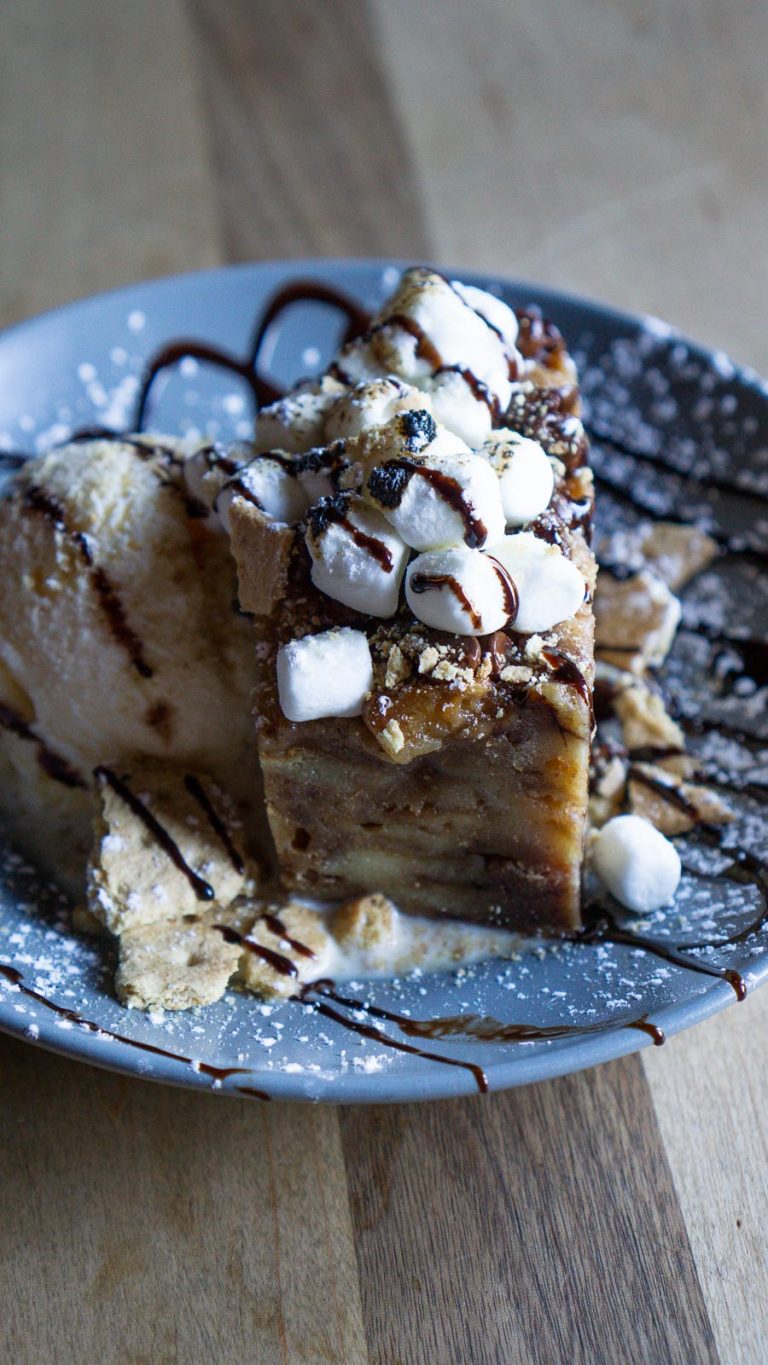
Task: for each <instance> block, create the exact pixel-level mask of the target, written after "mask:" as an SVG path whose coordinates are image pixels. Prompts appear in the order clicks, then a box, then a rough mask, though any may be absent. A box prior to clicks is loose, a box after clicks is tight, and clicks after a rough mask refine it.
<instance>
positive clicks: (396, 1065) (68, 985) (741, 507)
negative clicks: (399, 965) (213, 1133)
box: [0, 261, 768, 1103]
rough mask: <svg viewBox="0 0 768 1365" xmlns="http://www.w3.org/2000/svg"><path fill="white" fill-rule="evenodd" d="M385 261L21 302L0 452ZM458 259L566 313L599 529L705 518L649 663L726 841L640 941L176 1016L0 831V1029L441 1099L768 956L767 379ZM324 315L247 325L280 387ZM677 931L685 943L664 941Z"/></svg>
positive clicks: (736, 976)
mask: <svg viewBox="0 0 768 1365" xmlns="http://www.w3.org/2000/svg"><path fill="white" fill-rule="evenodd" d="M399 269H400V266H399V265H398V264H397V263H391V262H382V261H353V262H343V261H333V262H328V261H292V262H283V263H268V264H258V265H243V266H235V267H230V268H227V269H222V270H215V271H208V272H205V273H202V274H195V275H189V276H181V277H177V278H172V279H166V280H160V281H156V282H154V283H149V284H141V285H136V286H132V287H130V288H127V289H122V290H119V291H117V292H114V293H110V294H105V295H101V296H99V297H96V298H92V299H88V300H84V301H82V302H79V303H75V304H72V305H70V306H68V307H66V308H62V309H59V310H58V311H56V312H54V313H50V314H48V315H46V316H44V317H41V318H37V319H33V320H32V321H30V322H26V323H22V324H21V325H20V326H17V327H15V328H12V329H11V330H10V331H8V332H6V333H5V334H4V335H3V336H2V337H0V448H4V449H6V450H23V451H38V450H43V449H46V448H48V447H49V446H51V445H53V444H56V443H57V442H61V441H64V440H66V438H67V437H68V435H69V434H70V433H71V431H72V430H74V429H77V428H81V427H84V426H92V425H101V426H106V427H111V428H116V429H120V428H123V427H125V426H126V425H128V424H129V423H130V421H131V414H132V412H133V410H134V405H135V402H136V396H137V392H138V389H139V385H140V375H141V373H142V371H143V368H144V365H145V363H146V361H147V358H148V357H149V356H150V355H151V354H153V353H154V352H155V351H156V350H157V349H158V348H160V347H161V346H163V345H164V344H165V343H166V342H168V340H169V339H171V338H177V337H179V336H184V337H195V338H197V339H199V340H202V341H205V342H207V343H211V344H213V345H214V346H218V347H222V348H224V349H226V350H227V351H228V352H230V353H235V354H243V353H245V351H246V349H247V344H248V339H249V337H250V335H251V333H252V330H253V324H254V318H255V317H256V316H257V314H259V313H260V311H261V309H262V307H263V305H264V304H265V302H266V300H267V299H268V298H269V297H270V296H271V295H272V293H273V292H274V291H275V290H277V289H278V288H280V287H282V286H283V285H285V284H286V282H288V281H290V280H294V279H297V278H304V279H313V280H320V281H323V282H325V283H327V284H330V285H332V286H337V287H340V288H341V289H343V290H344V291H346V292H347V293H348V294H350V295H352V296H353V297H354V298H355V299H357V300H359V301H360V302H361V303H362V304H363V305H364V306H366V307H373V306H375V305H376V303H377V302H378V301H379V300H380V299H381V298H382V297H383V296H384V295H385V294H386V293H387V291H388V290H389V289H391V287H392V285H393V283H394V282H395V280H396V278H397V275H398V273H399ZM461 274H462V279H466V280H467V281H468V282H471V283H475V284H478V285H480V286H482V287H483V288H490V289H492V290H495V291H497V292H498V293H499V294H500V295H501V296H502V297H503V298H505V299H506V300H507V301H508V302H510V303H511V304H513V305H515V306H521V305H528V304H530V303H531V302H534V303H537V304H539V305H540V306H541V308H542V310H543V311H544V313H545V314H546V315H547V316H549V317H551V318H552V319H553V320H554V321H555V322H556V323H557V324H558V325H559V326H560V327H561V329H562V330H563V332H564V333H565V336H566V338H567V339H568V342H569V346H570V349H571V351H572V353H573V354H574V355H575V358H576V360H577V362H578V364H579V367H580V370H581V375H582V387H583V393H584V398H585V403H586V416H587V420H588V423H589V426H590V430H591V435H592V440H593V461H594V467H595V470H596V474H597V476H598V483H599V490H598V491H599V495H600V511H599V518H598V525H599V527H602V530H603V531H605V530H606V529H609V530H611V531H612V530H614V529H616V528H617V527H619V526H623V525H631V524H632V523H633V522H635V521H637V520H638V518H641V517H643V516H645V517H648V516H650V517H651V518H655V517H656V518H657V517H665V518H668V519H669V518H671V519H677V520H692V519H693V520H696V521H697V522H699V523H700V524H703V525H705V526H706V527H707V528H708V529H709V530H710V531H711V532H714V533H716V535H717V537H718V539H719V543H720V545H721V549H722V555H721V557H720V559H719V560H717V561H716V563H715V564H714V565H713V566H712V567H711V568H710V569H709V570H707V571H706V572H705V573H704V574H701V575H700V576H699V577H698V578H697V579H696V580H694V582H693V583H692V584H691V585H690V586H689V588H688V589H687V591H686V593H685V594H684V622H683V629H682V630H681V631H680V633H679V635H678V639H677V641H676V644H675V646H674V649H673V651H672V654H671V656H670V659H669V660H668V661H667V664H666V665H665V669H664V680H663V681H664V686H665V689H666V691H667V693H668V694H669V695H670V696H671V697H672V699H673V702H674V704H675V706H676V709H677V711H678V712H681V713H682V714H683V716H684V717H687V720H686V726H687V728H688V730H689V732H690V733H691V739H690V743H691V746H692V748H693V749H694V750H695V751H696V752H698V753H700V755H701V757H702V764H703V765H704V767H705V768H706V770H707V773H708V774H709V776H710V779H711V780H713V781H714V782H715V783H716V785H717V788H718V790H721V791H722V792H723V794H727V795H728V797H729V799H730V800H731V801H732V803H733V806H734V810H735V811H736V813H737V819H736V821H735V823H734V824H733V825H730V826H728V827H727V832H726V835H725V841H724V842H725V847H724V848H723V849H719V848H714V847H713V846H712V845H713V842H714V840H713V837H712V831H707V830H706V829H705V830H703V831H701V832H699V833H698V834H696V835H692V836H687V837H686V838H684V839H681V840H680V841H679V844H678V846H679V848H680V851H681V854H682V856H683V861H684V863H685V864H686V866H687V867H688V869H689V871H688V872H687V873H686V875H685V878H684V882H683V886H682V890H681V892H680V894H679V896H678V899H677V901H676V903H675V906H674V907H673V908H672V909H669V910H667V911H663V912H659V913H657V915H655V916H654V917H653V920H652V922H651V923H645V924H644V926H643V933H644V934H645V936H646V939H652V940H653V942H654V944H655V950H654V951H648V950H647V949H646V948H641V947H639V946H638V944H637V942H635V943H634V944H626V943H615V942H609V941H605V940H602V941H599V942H582V943H578V944H562V945H551V946H541V947H538V948H536V949H535V950H533V951H527V952H523V953H521V954H520V955H519V957H517V958H516V959H515V960H494V961H489V962H484V963H482V964H479V965H477V964H476V965H474V966H470V967H464V968H459V969H458V970H455V971H444V972H437V973H432V974H420V973H413V974H411V975H409V976H407V977H404V978H401V979H399V980H396V981H384V980H378V981H368V982H356V983H346V984H344V985H342V986H340V987H339V988H338V993H337V994H336V995H335V996H334V997H333V999H330V998H328V999H326V1000H324V1001H321V1002H320V1004H319V1006H318V1005H317V1002H316V1003H315V1005H312V1004H310V1003H309V1002H300V1001H290V1002H287V1003H285V1004H281V1005H279V1006H273V1005H268V1004H261V1003H259V1001H258V1000H256V999H255V998H254V997H252V996H244V995H240V994H237V993H235V992H234V991H230V992H228V993H227V995H226V996H225V997H224V999H222V1000H221V1001H220V1002H219V1003H218V1004H216V1005H213V1006H210V1007H209V1008H207V1009H205V1010H202V1011H191V1012H189V1013H185V1014H179V1015H170V1014H165V1015H163V1014H150V1015H144V1014H139V1013H135V1012H129V1011H127V1010H125V1009H123V1008H122V1007H121V1006H120V1005H119V1004H118V1003H117V1002H116V1000H115V999H114V996H113V994H112V991H111V985H110V983H111V979H112V974H113V963H112V962H111V961H110V954H109V948H108V947H106V946H105V945H104V943H102V942H101V941H96V940H92V939H87V938H83V937H78V936H77V935H76V934H74V933H73V932H72V931H71V929H70V927H69V918H68V913H69V907H68V904H67V902H66V899H65V897H63V895H62V894H61V893H60V892H58V891H57V890H56V889H55V888H52V887H50V886H46V885H44V884H43V883H42V882H41V880H40V878H39V876H38V875H37V874H36V872H35V870H34V868H32V867H29V866H28V865H27V864H26V863H25V862H24V860H23V859H21V858H20V857H19V856H18V855H17V854H15V853H14V852H13V850H12V849H10V848H5V849H4V851H3V854H2V859H1V860H0V1028H1V1029H3V1030H5V1031H7V1032H8V1033H12V1034H15V1035H17V1036H18V1037H20V1038H24V1039H27V1040H28V1041H30V1042H33V1043H36V1044H38V1045H40V1046H44V1047H47V1048H50V1049H53V1050H54V1051H57V1052H61V1053H62V1054H65V1055H67V1056H70V1057H76V1058H81V1059H82V1060H84V1061H88V1062H91V1063H93V1064H95V1065H99V1066H104V1067H107V1068H110V1069H113V1070H117V1071H123V1072H126V1073H129V1074H134V1075H139V1076H142V1077H145V1078H147V1079H152V1080H157V1081H163V1082H166V1083H170V1084H176V1085H186V1086H193V1087H197V1088H199V1089H204V1090H211V1089H212V1090H214V1091H218V1092H220V1093H222V1094H236V1095H241V1096H247V1097H250V1098H254V1099H257V1100H259V1099H261V1100H264V1099H285V1100H314V1101H319V1100H323V1101H333V1102H345V1103H360V1102H365V1103H369V1102H384V1101H405V1100H416V1099H436V1098H439V1097H445V1096H454V1095H461V1094H471V1093H475V1092H477V1090H478V1089H484V1088H488V1089H490V1090H499V1089H504V1088H506V1087H509V1086H515V1085H523V1084H528V1083H530V1082H532V1081H538V1080H542V1079H545V1078H546V1077H550V1076H557V1075H562V1074H564V1073H567V1072H571V1071H577V1070H580V1069H582V1068H584V1067H588V1066H593V1065H595V1064H596V1063H599V1062H603V1061H607V1060H608V1059H610V1058H613V1057H617V1056H620V1055H622V1054H624V1053H627V1052H631V1051H634V1050H635V1049H637V1048H639V1047H644V1046H651V1045H652V1044H654V1043H656V1044H658V1043H660V1042H661V1041H662V1035H666V1036H669V1035H671V1034H674V1033H676V1032H678V1031H679V1030H681V1029H684V1028H689V1027H691V1026H692V1025H694V1024H696V1023H698V1022H699V1020H701V1019H704V1018H706V1017H708V1016H709V1015H711V1014H713V1013H715V1012H717V1011H718V1010H721V1009H723V1008H725V1007H726V1006H727V1005H730V1004H733V1003H735V1002H736V1000H737V998H738V996H740V995H743V994H744V992H745V990H746V991H751V990H753V989H754V988H756V987H757V986H758V985H760V984H761V983H762V981H763V980H764V979H765V978H766V976H768V926H764V925H763V923H762V914H763V909H764V905H763V895H764V890H765V885H766V882H768V877H767V876H766V873H765V870H764V867H763V863H762V859H763V858H765V856H766V854H767V853H768V820H767V819H766V813H765V811H766V808H765V804H764V802H765V801H766V799H768V723H767V721H768V717H767V716H766V689H765V685H766V683H767V682H768V676H766V648H765V646H764V645H763V644H761V642H760V640H759V639H758V638H756V637H757V636H759V634H760V629H761V627H764V623H765V621H766V619H768V613H767V612H766V603H767V601H768V564H766V558H765V545H766V542H768V448H767V447H766V445H765V439H766V438H765V433H766V430H767V429H768V386H766V385H764V384H763V383H761V381H760V380H759V379H758V378H757V376H756V375H754V374H752V373H751V372H748V371H745V370H744V369H737V368H736V367H735V366H734V365H733V364H732V363H731V362H730V361H729V360H728V358H727V357H726V356H724V355H723V354H717V353H715V354H711V353H708V352H705V351H703V350H702V349H701V348H699V347H697V346H695V345H693V344H691V343H689V342H687V341H686V340H684V339H683V338H681V337H680V336H679V335H677V334H676V333H675V332H673V331H672V329H670V328H669V327H667V326H666V325H664V324H662V323H660V322H659V321H658V320H656V319H650V318H639V317H631V316H628V315H625V314H621V313H617V312H615V311H612V310H610V309H607V308H605V307H602V306H601V305H599V304H596V303H591V302H587V301H584V300H579V299H576V298H572V297H568V296H566V295H562V294H560V293H556V292H553V291H551V290H547V289H543V288H538V287H536V286H533V285H526V284H519V283H515V282H512V281H506V280H501V279H498V278H496V277H489V276H480V275H474V274H467V272H464V271H462V272H461ZM340 330H341V323H340V319H339V315H338V314H337V313H335V312H334V310H333V309H331V308H329V307H328V306H327V305H322V304H319V303H307V302H301V303H298V304H296V305H295V306H293V307H292V308H291V309H290V310H288V311H286V312H285V313H283V314H282V316H281V318H280V321H279V324H278V325H277V326H276V327H275V328H273V329H272V331H271V333H270V334H269V336H268V338H267V347H268V349H265V350H264V351H263V353H262V356H263V360H264V362H265V365H266V368H268V369H269V371H270V373H271V375H272V376H273V377H274V378H275V379H276V381H277V382H278V383H283V384H290V383H293V382H294V381H295V380H296V379H297V378H298V377H299V376H301V375H306V374H310V373H312V372H314V371H316V370H318V369H319V368H321V367H322V365H323V363H324V360H325V359H326V358H327V357H328V356H329V355H330V353H331V352H332V351H333V349H334V347H335V345H336V343H337V341H338V338H339V334H340ZM250 401H251V399H250V393H249V390H248V388H247V387H246V386H245V385H244V384H242V382H241V381H240V380H239V379H238V378H237V376H236V375H234V374H232V373H230V372H226V371H222V370H221V369H219V368H216V367H213V366H209V365H206V364H204V363H201V362H199V361H196V360H193V359H187V360H186V361H183V362H182V363H181V364H180V365H179V366H177V367H176V368H175V369H174V370H173V371H169V372H167V373H166V374H164V375H163V376H162V377H161V378H160V379H159V381H158V383H157V384H156V385H155V387H154V389H153V391H152V408H151V411H150V414H149V424H150V426H151V427H152V428H153V429H155V430H165V431H179V432H182V433H187V434H189V435H194V434H195V433H198V432H199V433H201V434H203V433H208V434H212V435H215V436H218V437H222V438H236V437H247V435H248V434H249V431H250ZM6 463H10V462H9V461H6ZM708 836H709V837H708ZM750 926H756V927H754V931H750V932H747V930H750ZM726 940H728V941H727V942H726ZM693 945H699V946H693ZM701 945H705V946H701ZM681 949H682V950H683V956H684V958H685V961H686V963H687V964H688V965H685V966H683V965H679V963H678V962H677V961H676V960H675V959H676V958H677V957H679V955H680V950H681ZM686 950H689V951H686Z"/></svg>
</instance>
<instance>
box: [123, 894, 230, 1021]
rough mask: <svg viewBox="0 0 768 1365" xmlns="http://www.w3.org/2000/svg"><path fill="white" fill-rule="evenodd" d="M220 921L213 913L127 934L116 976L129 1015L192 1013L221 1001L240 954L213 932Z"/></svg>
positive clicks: (151, 926) (213, 911)
mask: <svg viewBox="0 0 768 1365" xmlns="http://www.w3.org/2000/svg"><path fill="white" fill-rule="evenodd" d="M220 918H221V916H220V913H219V912H218V911H216V910H210V911H207V912H206V913H205V914H202V915H197V916H194V917H189V918H185V919H174V920H169V921H167V922H166V923H164V924H139V925H136V926H135V927H133V928H130V929H126V931H125V933H124V934H123V935H122V937H121V939H120V960H119V964H118V968H117V974H116V976H115V989H116V991H117V995H118V999H119V1000H120V1001H121V1003H122V1004H123V1005H127V1006H128V1007H129V1009H140V1010H148V1009H164V1010H188V1009H193V1008H194V1007H195V1006H196V1005H212V1004H213V1003H214V1001H216V1000H219V999H221V996H222V995H223V994H224V991H225V990H226V988H227V985H228V983H229V980H230V977H231V976H232V975H233V974H234V972H235V971H236V970H237V963H238V958H239V956H240V949H239V948H238V946H237V944H230V943H227V942H226V941H225V940H224V938H223V937H222V935H221V934H220V933H219V932H218V930H217V929H215V928H214V925H215V924H216V923H217V921H218V920H220Z"/></svg>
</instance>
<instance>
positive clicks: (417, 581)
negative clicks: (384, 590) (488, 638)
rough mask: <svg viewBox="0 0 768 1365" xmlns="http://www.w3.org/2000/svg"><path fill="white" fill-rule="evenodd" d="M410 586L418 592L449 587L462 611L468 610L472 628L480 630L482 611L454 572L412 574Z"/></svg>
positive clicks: (412, 590) (413, 590)
mask: <svg viewBox="0 0 768 1365" xmlns="http://www.w3.org/2000/svg"><path fill="white" fill-rule="evenodd" d="M410 588H411V592H415V593H418V594H421V593H423V592H435V591H438V590H440V591H441V590H442V589H443V588H447V589H448V591H449V592H451V593H453V596H454V597H455V598H456V601H457V602H458V604H459V606H460V607H461V609H462V611H464V612H466V614H467V616H468V617H469V619H470V621H471V622H472V629H473V630H480V629H481V628H482V624H483V622H482V617H481V616H480V613H479V612H478V610H477V608H476V607H475V605H474V603H473V602H471V601H470V599H469V598H468V597H467V594H466V593H465V591H464V589H463V588H462V586H461V584H460V582H459V580H458V578H455V577H454V575H453V574H452V573H415V574H411V578H410Z"/></svg>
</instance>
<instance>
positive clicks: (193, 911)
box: [87, 760, 254, 934]
mask: <svg viewBox="0 0 768 1365" xmlns="http://www.w3.org/2000/svg"><path fill="white" fill-rule="evenodd" d="M98 777H99V781H98V787H97V792H98V801H99V809H98V813H97V816H96V822H95V839H94V844H93V848H92V851H91V856H90V859H89V863H88V869H87V886H88V909H89V910H90V911H91V913H92V914H93V915H95V917H96V918H97V919H98V920H99V921H100V922H101V923H102V924H103V925H105V926H106V928H107V929H110V930H111V931H112V933H115V934H122V933H124V932H125V931H126V930H127V929H133V928H136V927H137V926H138V925H143V924H155V923H160V922H162V921H173V920H178V919H180V918H181V917H182V916H184V915H194V916H199V914H200V913H201V911H202V910H203V909H204V908H205V901H206V900H215V901H216V903H217V905H219V906H222V907H223V906H227V905H229V904H230V902H231V901H233V900H234V899H235V897H237V896H239V895H241V894H242V893H243V892H244V891H245V889H246V886H247V884H248V874H249V872H250V873H253V872H254V869H253V868H250V869H247V868H246V865H245V860H244V858H243V854H242V852H241V850H242V831H241V827H240V821H239V819H238V816H237V813H236V810H235V808H234V805H233V803H232V802H231V801H230V800H229V799H228V798H227V797H226V796H225V794H224V793H223V792H222V791H221V789H220V788H219V787H218V786H217V785H216V784H215V783H214V782H213V781H212V780H211V779H210V778H207V777H202V776H197V775H195V774H191V773H184V772H180V771H178V770H176V769H172V768H168V767H167V766H165V765H163V764H161V763H157V762H154V761H152V760H140V761H137V762H135V763H133V764H131V765H130V766H125V765H121V767H120V769H119V772H118V771H113V770H111V769H101V770H100V771H99V773H98ZM174 850H175V852H174ZM208 889H210V892H211V893H212V894H208Z"/></svg>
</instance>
